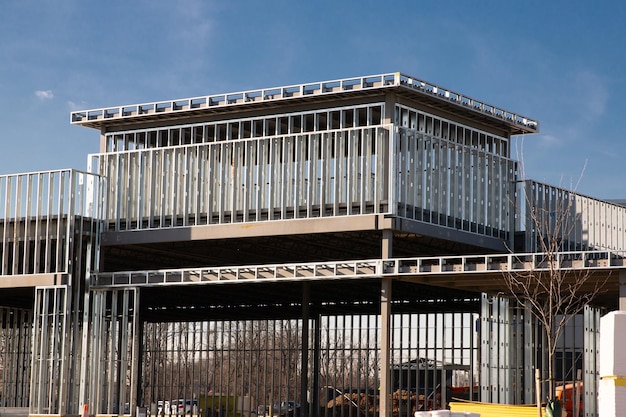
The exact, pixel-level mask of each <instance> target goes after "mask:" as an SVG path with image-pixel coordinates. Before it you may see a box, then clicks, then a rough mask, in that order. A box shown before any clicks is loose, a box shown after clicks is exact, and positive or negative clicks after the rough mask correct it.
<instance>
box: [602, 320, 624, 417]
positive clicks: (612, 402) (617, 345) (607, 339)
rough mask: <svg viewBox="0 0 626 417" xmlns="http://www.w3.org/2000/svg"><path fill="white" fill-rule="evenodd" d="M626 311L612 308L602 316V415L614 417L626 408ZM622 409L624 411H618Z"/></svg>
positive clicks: (603, 416)
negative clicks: (625, 350)
mask: <svg viewBox="0 0 626 417" xmlns="http://www.w3.org/2000/svg"><path fill="white" fill-rule="evenodd" d="M625 344H626V311H612V312H610V313H608V314H607V315H606V316H604V317H602V318H601V319H600V346H601V347H602V352H601V355H600V385H599V386H598V394H599V399H598V402H599V409H598V411H599V415H601V416H602V417H614V416H618V415H623V412H624V410H626V352H624V345H625ZM618 410H620V413H622V414H618Z"/></svg>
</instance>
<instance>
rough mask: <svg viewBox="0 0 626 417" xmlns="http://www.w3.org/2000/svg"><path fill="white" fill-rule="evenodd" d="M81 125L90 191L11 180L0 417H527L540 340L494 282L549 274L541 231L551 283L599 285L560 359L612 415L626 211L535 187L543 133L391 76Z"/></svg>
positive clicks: (2, 186) (151, 108)
mask: <svg viewBox="0 0 626 417" xmlns="http://www.w3.org/2000/svg"><path fill="white" fill-rule="evenodd" d="M71 123H72V124H75V125H78V126H86V127H90V128H94V129H97V130H99V132H100V152H99V153H97V154H93V155H90V156H89V158H88V167H87V170H86V172H79V171H75V170H63V171H48V172H37V173H25V174H16V175H5V176H0V259H1V264H0V300H1V303H0V304H1V305H2V308H0V322H1V323H2V327H1V328H0V330H1V333H0V337H1V339H0V342H1V348H2V350H1V351H0V364H1V366H2V368H1V370H0V372H1V376H2V381H1V387H2V395H1V397H0V401H1V404H0V406H1V407H5V409H6V408H7V407H8V408H15V409H17V410H28V411H27V412H28V414H30V415H78V414H80V413H81V412H83V410H84V406H85V405H88V407H89V408H88V411H89V413H90V414H92V415H129V414H130V415H136V414H138V413H140V410H141V408H137V407H146V408H147V409H148V412H149V413H153V414H157V413H161V414H170V413H173V414H178V413H190V414H199V415H203V416H207V417H208V416H210V417H213V416H220V417H223V416H224V415H245V416H246V417H248V416H249V415H251V414H253V413H255V412H259V410H261V407H263V406H265V405H268V406H269V407H270V408H273V411H272V412H271V414H274V415H281V416H282V415H287V414H294V413H295V411H294V410H293V407H298V411H297V412H298V413H299V414H301V415H303V416H309V415H311V416H314V417H316V416H319V415H325V416H329V415H332V416H336V415H341V416H350V417H352V416H368V415H386V416H390V415H392V414H393V415H394V416H398V417H400V416H407V417H408V416H412V415H413V412H414V411H416V410H419V409H426V408H444V407H445V406H446V403H447V402H448V401H450V399H451V398H452V397H455V396H459V395H466V397H467V398H469V399H480V400H482V401H493V402H500V403H532V402H534V389H535V388H534V379H533V378H534V369H535V368H538V367H539V368H541V367H542V366H541V365H542V364H545V363H546V361H547V358H546V357H545V356H544V355H543V354H542V346H543V345H542V344H543V341H542V336H541V332H540V327H539V326H538V325H537V323H536V322H535V320H534V319H533V318H532V316H531V314H528V312H527V311H524V310H523V309H520V308H519V306H517V305H515V303H514V302H513V301H512V300H510V299H509V298H507V297H506V292H507V290H506V287H505V286H504V284H503V280H502V276H503V273H506V272H507V271H528V272H538V271H539V272H540V271H542V270H545V269H546V268H548V267H549V265H547V264H546V256H545V255H546V254H545V253H542V252H541V249H540V247H539V246H538V245H537V243H538V235H539V234H540V232H545V233H549V234H550V233H562V236H559V241H560V242H562V245H561V247H560V248H559V253H558V256H557V258H556V261H555V262H557V263H558V265H557V268H559V269H560V270H563V271H565V272H566V273H572V274H574V273H576V271H592V272H593V273H594V274H595V275H594V276H595V277H597V279H598V280H604V281H606V284H605V287H606V291H605V292H603V294H602V297H599V298H597V299H596V301H595V303H594V305H589V306H586V307H585V309H584V313H583V314H581V315H580V317H577V318H575V319H574V320H573V324H572V326H570V327H568V329H567V331H566V333H565V335H564V337H563V340H561V341H560V350H559V358H557V359H558V360H559V366H558V370H559V372H560V373H559V378H560V379H561V380H562V381H568V380H573V379H575V378H577V376H575V373H576V371H581V372H582V375H581V376H580V379H582V380H583V381H584V387H585V390H584V401H583V403H584V411H585V414H584V415H585V416H594V415H596V414H595V413H596V399H597V398H596V397H597V395H596V386H597V372H596V366H597V355H598V346H597V344H598V323H599V317H600V315H601V314H602V313H603V312H605V311H607V310H611V309H616V308H618V306H619V302H620V296H622V298H621V300H624V299H626V297H624V294H621V291H622V290H621V289H620V288H621V287H620V283H621V282H622V281H624V279H625V278H626V274H625V273H624V272H622V271H624V268H626V261H625V260H624V256H623V255H624V251H625V250H626V233H625V232H624V225H625V223H626V208H624V207H622V206H619V205H616V204H612V203H609V202H605V201H601V200H598V199H594V198H592V197H587V196H582V195H579V194H576V193H574V192H571V191H569V190H565V189H562V188H559V187H554V186H551V185H547V184H542V183H538V182H535V181H531V180H524V179H522V178H520V175H519V172H518V161H515V160H514V159H513V158H512V157H511V140H512V137H513V136H515V135H525V134H533V133H536V132H537V131H538V128H539V125H538V122H537V121H535V120H533V119H531V118H528V117H525V116H522V115H518V114H515V113H512V112H509V111H507V110H504V109H501V108H499V107H496V106H493V105H490V104H487V103H484V102H482V101H478V100H475V99H473V98H470V97H467V96H465V95H462V94H460V93H457V92H454V91H451V90H448V89H445V88H442V87H440V86H437V85H434V84H431V83H427V82H425V81H422V80H419V79H417V78H414V77H411V76H408V75H404V74H401V73H389V74H382V75H374V76H366V77H356V78H347V79H341V80H333V81H326V82H317V83H308V84H300V85H293V86H286V87H277V88H268V89H259V90H251V91H241V92H236V93H230V94H219V95H212V96H201V97H195V98H188V99H181V100H171V101H163V102H154V103H144V104H137V105H127V106H118V107H110V108H103V109H94V110H87V111H76V112H72V114H71ZM564 210H567V211H568V216H567V219H568V222H569V223H568V226H567V227H565V228H560V229H558V232H555V230H557V229H555V228H553V226H552V223H551V218H550V216H554V215H555V214H557V215H558V214H559V213H561V212H563V211H564ZM529 213H535V214H537V213H543V214H542V215H545V216H546V218H545V219H544V220H545V221H543V220H542V222H541V223H536V222H535V223H533V221H531V216H530V215H529ZM538 224H541V225H545V230H538V229H539V226H538ZM624 307H626V306H624ZM459 387H464V389H465V391H464V392H463V393H462V394H459V392H458V391H455V390H454V389H455V388H459ZM257 406H261V407H258V408H257ZM180 407H182V408H180ZM288 407H292V408H289V409H288ZM286 410H287V411H286ZM259 415H265V411H262V412H259Z"/></svg>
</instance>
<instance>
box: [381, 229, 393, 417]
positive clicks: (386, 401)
mask: <svg viewBox="0 0 626 417" xmlns="http://www.w3.org/2000/svg"><path fill="white" fill-rule="evenodd" d="M392 244H393V231H392V230H383V239H382V257H383V259H389V258H390V257H391V251H392ZM391 283H392V279H391V278H389V277H385V278H383V279H382V282H381V289H380V326H381V340H380V392H379V398H380V404H379V407H380V414H379V415H380V416H381V417H389V416H391V415H392V411H393V410H392V401H391V389H392V387H391V385H392V384H391V370H390V366H391Z"/></svg>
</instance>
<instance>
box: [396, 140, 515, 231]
mask: <svg viewBox="0 0 626 417" xmlns="http://www.w3.org/2000/svg"><path fill="white" fill-rule="evenodd" d="M396 146H397V148H396V151H395V152H394V155H396V159H397V160H396V164H395V166H396V169H397V179H396V181H397V182H396V185H397V187H398V188H397V199H398V202H399V210H398V215H399V216H402V217H408V218H411V219H416V220H420V221H425V222H427V223H434V224H439V225H442V226H446V227H451V228H455V229H459V230H465V231H469V232H473V233H478V234H482V235H490V236H494V237H498V238H501V239H507V238H508V236H509V233H510V232H511V226H512V224H511V219H510V218H509V212H510V202H511V201H512V197H511V192H510V191H511V184H512V183H513V180H514V178H515V166H516V164H515V162H514V161H513V160H511V159H508V158H506V157H502V156H500V155H498V154H494V153H489V152H486V151H484V150H482V149H478V148H475V147H473V146H467V145H463V144H459V143H457V142H455V141H452V140H447V139H443V138H440V137H436V136H430V135H426V134H423V133H420V132H419V131H417V130H413V129H399V131H398V138H397V145H396Z"/></svg>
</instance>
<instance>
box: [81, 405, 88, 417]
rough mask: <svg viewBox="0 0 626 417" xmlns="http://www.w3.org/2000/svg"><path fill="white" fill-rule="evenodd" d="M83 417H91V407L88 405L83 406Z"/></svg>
mask: <svg viewBox="0 0 626 417" xmlns="http://www.w3.org/2000/svg"><path fill="white" fill-rule="evenodd" d="M81 417H89V405H88V404H84V405H83V414H82V415H81Z"/></svg>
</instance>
